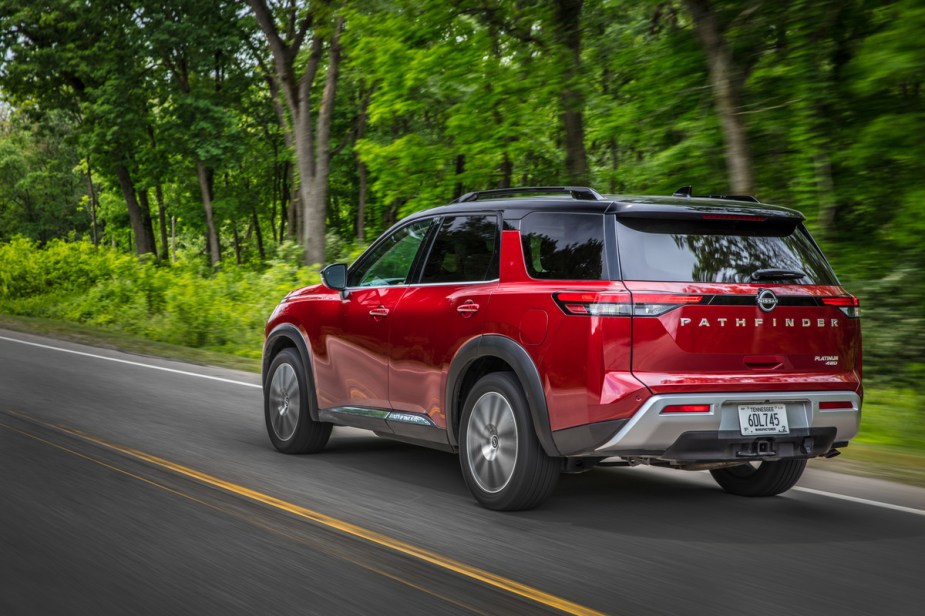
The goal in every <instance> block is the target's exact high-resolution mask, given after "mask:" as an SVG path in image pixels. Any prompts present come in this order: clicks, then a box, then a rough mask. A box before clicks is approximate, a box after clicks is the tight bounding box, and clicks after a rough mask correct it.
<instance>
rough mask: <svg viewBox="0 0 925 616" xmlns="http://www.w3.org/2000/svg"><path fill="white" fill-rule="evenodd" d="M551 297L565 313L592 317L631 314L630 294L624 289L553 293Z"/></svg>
mask: <svg viewBox="0 0 925 616" xmlns="http://www.w3.org/2000/svg"><path fill="white" fill-rule="evenodd" d="M553 298H554V299H555V300H556V303H557V304H559V307H560V308H562V310H563V311H565V313H566V314H575V315H583V316H592V317H621V316H629V315H631V314H632V304H631V303H630V294H629V293H627V292H625V291H622V292H620V291H617V292H613V293H607V292H604V293H595V292H592V291H588V292H577V293H555V294H554V295H553Z"/></svg>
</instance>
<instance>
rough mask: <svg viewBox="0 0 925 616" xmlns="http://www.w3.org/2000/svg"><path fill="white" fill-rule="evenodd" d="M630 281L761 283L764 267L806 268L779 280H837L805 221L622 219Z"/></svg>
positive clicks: (619, 231) (623, 266)
mask: <svg viewBox="0 0 925 616" xmlns="http://www.w3.org/2000/svg"><path fill="white" fill-rule="evenodd" d="M617 243H618V244H619V247H620V266H621V269H622V273H623V279H624V280H653V281H663V282H757V281H758V280H755V279H753V278H752V275H753V274H754V273H755V272H758V271H759V270H789V271H792V272H803V273H804V274H805V276H803V277H800V278H795V277H789V278H781V279H773V278H763V279H762V280H765V281H768V282H775V283H792V284H837V282H836V280H835V276H834V274H832V270H831V269H830V268H829V266H828V263H826V261H825V258H824V257H823V256H822V254H821V253H820V252H819V250H818V249H816V247H815V245H813V243H812V240H811V239H810V237H809V233H808V232H807V231H806V229H805V228H804V227H803V225H800V224H797V225H795V224H793V223H764V222H762V223H754V222H735V221H728V222H727V221H679V220H645V219H636V220H633V219H626V218H623V219H617Z"/></svg>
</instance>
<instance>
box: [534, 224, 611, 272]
mask: <svg viewBox="0 0 925 616" xmlns="http://www.w3.org/2000/svg"><path fill="white" fill-rule="evenodd" d="M520 237H521V241H522V242H523V249H524V261H525V262H526V264H527V272H528V273H529V274H530V276H531V277H533V278H540V279H546V280H601V279H603V277H604V216H603V215H601V214H578V213H574V214H568V213H559V212H549V213H545V212H534V213H533V214H528V215H527V216H524V218H523V220H522V221H521V223H520Z"/></svg>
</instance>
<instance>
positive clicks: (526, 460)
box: [459, 372, 558, 511]
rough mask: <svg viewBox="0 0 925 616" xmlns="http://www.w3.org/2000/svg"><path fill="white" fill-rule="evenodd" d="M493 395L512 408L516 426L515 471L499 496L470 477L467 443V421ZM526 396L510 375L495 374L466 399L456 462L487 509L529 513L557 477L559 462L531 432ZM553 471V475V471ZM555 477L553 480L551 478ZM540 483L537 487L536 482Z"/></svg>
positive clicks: (475, 495)
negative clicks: (495, 394) (482, 399)
mask: <svg viewBox="0 0 925 616" xmlns="http://www.w3.org/2000/svg"><path fill="white" fill-rule="evenodd" d="M490 392H496V393H499V394H501V395H502V396H504V397H505V398H506V399H507V401H508V403H509V404H510V405H511V410H512V411H513V414H514V421H515V424H516V426H517V455H516V458H515V461H514V471H513V473H512V475H511V479H510V481H509V482H508V484H507V485H506V486H505V487H504V488H502V489H501V490H500V491H499V492H495V493H492V492H487V491H485V490H484V489H483V488H482V487H481V486H479V484H478V482H477V481H476V480H475V478H474V477H473V475H472V471H471V469H470V468H469V460H468V454H469V451H468V447H467V439H468V435H469V418H470V416H471V414H472V409H473V407H474V406H475V403H476V402H477V401H478V400H479V398H481V397H482V396H483V395H484V394H486V393H490ZM527 404H528V403H527V399H526V396H525V395H524V393H523V390H522V388H521V387H520V384H519V383H518V381H517V379H516V377H515V376H514V375H513V374H512V373H509V372H495V373H492V374H489V375H487V376H484V377H482V378H481V379H480V380H479V381H478V382H477V383H476V384H475V386H474V387H473V388H472V389H471V390H470V392H469V395H468V396H466V401H465V404H464V406H463V413H462V417H461V420H460V439H459V462H460V467H461V469H462V475H463V478H464V479H465V482H466V485H467V487H468V488H469V490H470V492H472V495H473V496H474V497H475V499H476V500H477V501H478V502H479V503H480V504H481V505H483V506H484V507H487V508H488V509H495V510H502V511H514V510H521V509H530V508H532V507H535V506H536V505H538V504H539V503H540V502H542V500H545V498H546V497H547V496H548V495H549V493H550V492H551V491H552V487H554V486H555V478H556V477H558V466H557V463H558V460H552V459H550V458H549V456H547V455H546V452H545V451H543V448H542V446H541V445H540V443H539V440H538V439H537V437H536V434H535V432H534V428H533V420H532V419H531V417H530V414H529V407H528V405H527ZM550 469H554V471H555V472H554V473H553V471H552V470H550ZM553 475H554V476H553ZM537 480H539V482H540V484H539V485H537V484H536V482H537Z"/></svg>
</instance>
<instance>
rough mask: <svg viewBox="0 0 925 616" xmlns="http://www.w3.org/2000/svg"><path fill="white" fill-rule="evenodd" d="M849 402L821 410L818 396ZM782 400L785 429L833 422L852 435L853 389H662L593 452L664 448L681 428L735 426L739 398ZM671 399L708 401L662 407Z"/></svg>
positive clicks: (857, 418)
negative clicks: (685, 409)
mask: <svg viewBox="0 0 925 616" xmlns="http://www.w3.org/2000/svg"><path fill="white" fill-rule="evenodd" d="M844 401H848V402H850V403H851V408H850V409H849V408H841V409H833V410H820V408H819V403H820V402H844ZM768 402H773V403H783V404H784V405H785V406H786V409H787V422H788V424H789V426H790V429H791V430H793V429H799V428H835V429H836V430H837V434H836V437H835V441H836V442H844V441H848V440H850V439H851V438H853V437H854V436H855V435H856V434H857V432H858V428H859V426H860V422H861V398H860V396H858V395H857V394H856V393H854V392H853V391H797V392H794V391H788V392H742V393H709V394H665V395H656V396H652V397H651V398H649V399H648V400H647V401H646V403H645V405H643V407H642V408H641V409H639V411H638V412H637V413H636V414H635V415H634V416H633V417H632V419H630V421H629V422H628V423H627V424H626V425H625V426H623V428H622V429H621V430H620V431H619V432H617V433H616V434H614V436H613V437H612V438H611V439H610V440H609V441H607V442H606V443H604V444H603V445H601V446H600V447H598V448H597V449H596V450H595V451H594V454H595V455H608V456H618V455H620V452H621V451H623V452H633V451H664V450H666V449H668V448H669V447H671V445H672V444H673V443H674V442H675V441H676V440H678V437H680V436H681V435H682V434H684V433H685V432H693V431H709V430H717V431H719V430H722V431H736V432H738V431H739V430H740V428H739V414H738V405H739V404H763V403H768ZM676 404H698V405H703V404H708V405H710V411H709V412H706V413H663V412H662V411H663V410H664V409H665V407H667V406H671V405H676Z"/></svg>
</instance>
